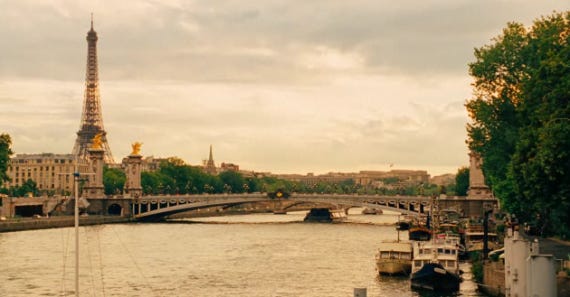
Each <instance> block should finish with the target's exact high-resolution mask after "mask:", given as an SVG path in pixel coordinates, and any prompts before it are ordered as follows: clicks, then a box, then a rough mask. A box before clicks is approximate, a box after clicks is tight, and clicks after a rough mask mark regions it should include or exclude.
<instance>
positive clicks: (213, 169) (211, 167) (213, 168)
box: [204, 144, 217, 174]
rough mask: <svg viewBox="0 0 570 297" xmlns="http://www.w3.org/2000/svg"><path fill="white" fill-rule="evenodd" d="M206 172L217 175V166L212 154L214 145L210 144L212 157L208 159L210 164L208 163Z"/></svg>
mask: <svg viewBox="0 0 570 297" xmlns="http://www.w3.org/2000/svg"><path fill="white" fill-rule="evenodd" d="M204 171H206V173H208V174H216V173H217V170H216V164H215V163H214V155H213V153H212V145H211V144H210V157H209V158H208V162H207V163H206V168H204Z"/></svg>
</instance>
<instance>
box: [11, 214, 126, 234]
mask: <svg viewBox="0 0 570 297" xmlns="http://www.w3.org/2000/svg"><path fill="white" fill-rule="evenodd" d="M132 221H133V219H132V218H127V217H120V216H80V217H79V225H80V226H89V225H101V224H117V223H128V222H132ZM74 225H75V220H74V217H73V216H54V217H49V218H47V217H39V218H12V219H8V220H5V221H0V233H2V232H14V231H25V230H37V229H50V228H63V227H73V226H74Z"/></svg>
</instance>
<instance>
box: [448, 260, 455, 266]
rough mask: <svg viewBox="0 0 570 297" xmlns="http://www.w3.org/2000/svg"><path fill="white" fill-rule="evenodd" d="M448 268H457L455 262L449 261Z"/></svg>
mask: <svg viewBox="0 0 570 297" xmlns="http://www.w3.org/2000/svg"><path fill="white" fill-rule="evenodd" d="M447 267H455V261H453V260H448V261H447Z"/></svg>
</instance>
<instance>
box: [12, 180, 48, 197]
mask: <svg viewBox="0 0 570 297" xmlns="http://www.w3.org/2000/svg"><path fill="white" fill-rule="evenodd" d="M7 194H8V195H9V196H12V197H28V196H30V195H31V196H39V194H40V191H39V190H38V185H37V184H36V182H35V181H33V180H31V179H28V180H26V181H25V182H24V183H23V184H22V185H21V186H19V187H11V188H10V189H8V191H7Z"/></svg>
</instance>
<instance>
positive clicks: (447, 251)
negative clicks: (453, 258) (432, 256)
mask: <svg viewBox="0 0 570 297" xmlns="http://www.w3.org/2000/svg"><path fill="white" fill-rule="evenodd" d="M443 252H444V254H447V255H449V254H451V251H450V250H448V249H445V250H444V251H443Z"/></svg>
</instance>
